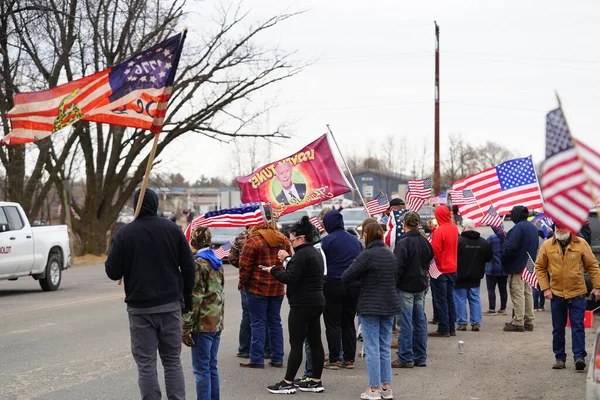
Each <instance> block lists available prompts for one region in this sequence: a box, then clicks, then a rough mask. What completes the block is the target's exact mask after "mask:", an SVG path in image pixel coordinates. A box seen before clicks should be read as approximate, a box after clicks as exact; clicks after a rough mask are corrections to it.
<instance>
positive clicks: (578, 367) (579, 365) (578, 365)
mask: <svg viewBox="0 0 600 400" xmlns="http://www.w3.org/2000/svg"><path fill="white" fill-rule="evenodd" d="M583 370H585V360H582V359H581V358H580V359H578V360H575V371H583Z"/></svg>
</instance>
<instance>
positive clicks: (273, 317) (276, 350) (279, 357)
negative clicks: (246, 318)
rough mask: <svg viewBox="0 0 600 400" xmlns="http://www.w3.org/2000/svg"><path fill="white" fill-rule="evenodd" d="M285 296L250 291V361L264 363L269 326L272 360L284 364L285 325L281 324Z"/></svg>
mask: <svg viewBox="0 0 600 400" xmlns="http://www.w3.org/2000/svg"><path fill="white" fill-rule="evenodd" d="M282 302H283V296H257V295H255V294H252V293H248V310H249V311H250V329H251V330H252V343H251V344H250V362H251V363H253V364H264V363H265V360H264V357H265V329H266V327H267V326H268V327H269V340H270V344H271V361H272V362H273V363H275V364H283V327H282V325H281V303H282Z"/></svg>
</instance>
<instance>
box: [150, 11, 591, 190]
mask: <svg viewBox="0 0 600 400" xmlns="http://www.w3.org/2000/svg"><path fill="white" fill-rule="evenodd" d="M207 3H210V2H207ZM205 4H206V3H205ZM245 7H247V8H250V9H251V11H252V14H251V19H254V20H256V19H264V18H266V17H268V16H270V15H272V14H273V13H275V12H278V11H280V10H286V9H290V8H291V9H292V10H300V9H307V10H308V11H307V12H306V13H305V14H303V15H300V16H297V17H295V18H293V19H291V20H288V21H286V22H285V23H283V24H282V25H281V26H279V27H277V28H276V29H273V30H272V31H271V32H270V34H266V35H264V36H263V37H261V38H260V39H261V42H262V43H263V44H264V45H266V46H280V47H282V48H284V49H286V50H290V51H293V50H297V52H298V53H297V55H296V58H297V59H298V60H301V61H305V62H306V61H310V60H317V62H316V63H315V64H314V65H311V66H309V67H307V68H306V69H305V70H304V71H303V72H302V73H301V74H300V75H298V76H296V77H294V78H292V79H290V80H289V81H287V82H284V83H281V84H280V85H278V86H277V88H276V89H274V90H269V91H268V92H266V93H264V95H263V96H260V97H256V98H255V101H256V102H257V104H260V102H267V101H269V99H271V98H272V97H274V96H276V101H277V104H278V106H277V107H276V108H275V109H273V110H272V111H271V112H270V113H269V118H268V120H267V118H265V126H266V124H268V125H269V127H270V128H271V129H274V128H275V127H276V126H278V125H279V124H282V123H285V124H288V125H289V126H288V128H287V133H290V134H292V135H294V137H293V138H292V139H291V140H288V141H284V142H282V145H281V146H275V147H274V148H273V151H272V157H271V158H272V159H277V158H281V157H283V156H286V155H288V154H289V153H291V152H293V151H296V150H297V149H299V148H301V147H303V146H304V145H305V144H307V143H308V142H310V141H311V140H313V139H315V138H316V137H318V136H319V135H320V134H322V133H324V132H325V129H326V128H325V124H330V125H331V127H332V129H333V130H334V133H335V134H336V136H337V138H338V141H339V142H341V143H340V145H341V147H342V151H343V152H344V154H352V153H356V154H361V153H364V152H366V149H367V148H369V147H370V148H371V149H373V150H374V151H377V148H378V147H379V144H380V143H382V142H383V140H384V139H385V137H386V136H387V135H390V134H393V135H397V137H398V139H397V140H407V141H408V143H409V145H410V146H411V147H412V148H413V149H414V152H415V153H416V152H421V151H422V148H423V144H424V143H426V144H428V145H429V147H430V148H431V149H433V132H434V122H433V115H434V104H433V94H434V80H433V79H434V45H435V37H434V23H433V21H434V20H436V21H437V22H438V24H439V25H440V31H441V39H440V43H441V44H440V49H441V67H440V69H441V137H442V154H443V151H444V147H445V146H446V145H447V143H448V141H447V137H448V135H449V134H451V133H461V134H462V135H463V137H464V138H465V139H466V140H467V141H468V142H470V143H473V144H481V143H484V142H485V141H487V140H493V141H496V142H498V143H500V144H502V145H504V146H506V147H509V148H510V149H512V150H514V151H515V153H516V154H518V155H523V156H525V155H528V154H533V156H534V160H535V161H536V162H538V161H541V160H542V157H543V154H544V144H545V142H544V127H545V113H546V112H548V111H549V110H551V109H552V108H554V107H555V106H556V104H557V103H556V99H555V95H554V92H555V90H556V91H558V92H559V94H560V96H561V99H562V103H563V109H564V111H565V113H566V116H567V119H568V122H569V124H570V126H571V130H572V133H573V134H574V136H576V137H578V138H579V139H581V140H583V141H585V142H587V143H588V144H589V145H591V146H595V147H596V148H598V147H600V139H599V137H600V136H599V135H598V133H599V132H598V126H597V125H598V124H597V122H598V120H599V119H600V109H599V106H600V46H598V38H599V37H600V35H599V33H598V21H599V20H600V2H598V1H597V0H595V1H592V0H577V1H573V2H565V1H556V0H546V1H538V0H536V1H496V2H493V1H464V0H462V1H458V0H457V1H447V0H440V1H419V2H416V1H410V2H409V1H371V2H366V1H361V2H358V1H348V0H346V1H337V0H335V1H334V0H327V1H324V0H321V1H317V0H310V1H309V0H306V1H294V2H292V1H285V0H249V1H247V2H246V3H245ZM191 29H196V30H198V29H201V24H193V25H192V26H191ZM231 147H232V146H227V145H223V144H219V143H217V142H215V141H212V140H210V139H208V138H206V137H203V136H200V135H197V134H187V135H186V136H185V137H183V138H181V139H179V140H178V141H177V142H175V143H174V145H173V146H171V149H170V150H168V151H166V152H165V153H164V154H163V155H162V156H161V159H162V165H161V166H160V171H161V172H181V173H182V174H183V175H184V176H185V178H186V179H188V180H190V181H192V182H193V181H195V180H196V179H198V178H199V177H200V175H202V174H204V175H206V176H228V177H231V176H232V175H233V173H232V171H231V166H232V163H231V160H230V158H231V157H232V154H233V152H232V150H231ZM268 161H270V160H265V163H266V162H268ZM427 162H428V163H429V164H430V165H431V166H433V152H432V151H431V153H430V154H429V157H428V160H427Z"/></svg>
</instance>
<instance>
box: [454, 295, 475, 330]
mask: <svg viewBox="0 0 600 400" xmlns="http://www.w3.org/2000/svg"><path fill="white" fill-rule="evenodd" d="M467 301H468V302H469V320H470V321H471V325H475V324H477V325H481V299H480V297H479V287H476V288H470V289H461V288H455V289H454V304H455V305H456V324H457V325H466V324H467Z"/></svg>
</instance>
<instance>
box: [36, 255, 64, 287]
mask: <svg viewBox="0 0 600 400" xmlns="http://www.w3.org/2000/svg"><path fill="white" fill-rule="evenodd" d="M61 280H62V269H61V267H60V257H59V256H58V254H50V257H48V264H46V276H45V277H44V278H42V279H40V286H41V287H42V290H43V291H44V292H53V291H55V290H56V289H58V287H59V286H60V282H61Z"/></svg>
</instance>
